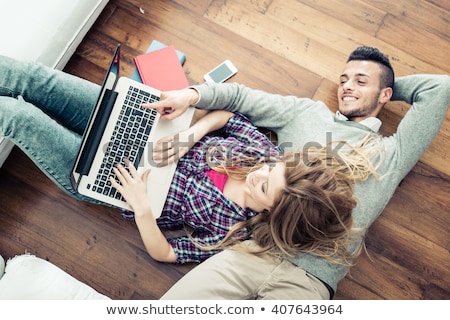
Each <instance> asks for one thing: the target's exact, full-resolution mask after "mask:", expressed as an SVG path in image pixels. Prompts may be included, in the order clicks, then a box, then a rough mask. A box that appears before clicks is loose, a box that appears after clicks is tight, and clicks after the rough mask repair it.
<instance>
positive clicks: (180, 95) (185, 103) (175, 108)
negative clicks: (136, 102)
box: [142, 88, 199, 120]
mask: <svg viewBox="0 0 450 320" xmlns="http://www.w3.org/2000/svg"><path fill="white" fill-rule="evenodd" d="M198 99H199V94H198V92H197V90H195V89H192V88H187V89H181V90H172V91H164V92H161V97H160V99H159V101H157V102H153V103H146V104H145V103H144V104H143V105H142V107H144V108H153V109H156V110H157V111H158V113H159V114H160V115H161V118H162V119H165V120H172V119H175V118H176V117H178V116H180V115H181V114H183V113H184V112H185V111H186V110H187V108H189V106H191V105H193V104H195V103H197V101H198Z"/></svg>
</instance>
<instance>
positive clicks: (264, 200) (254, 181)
mask: <svg viewBox="0 0 450 320" xmlns="http://www.w3.org/2000/svg"><path fill="white" fill-rule="evenodd" d="M285 169H286V167H285V164H284V163H283V162H276V163H275V164H271V165H267V164H265V165H264V166H262V167H261V168H260V169H258V170H256V171H253V172H251V173H249V174H248V175H247V178H246V180H245V183H246V185H247V188H248V192H249V195H248V200H249V201H248V204H249V205H248V207H250V208H251V209H253V210H255V211H259V212H261V211H263V210H264V209H266V210H269V209H270V208H271V207H272V206H273V204H274V202H275V199H276V198H277V196H278V195H279V193H280V192H281V190H282V189H283V188H284V187H285V186H286V179H285V177H284V171H285Z"/></svg>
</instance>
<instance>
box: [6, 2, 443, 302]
mask: <svg viewBox="0 0 450 320" xmlns="http://www.w3.org/2000/svg"><path fill="white" fill-rule="evenodd" d="M153 39H157V40H160V41H162V42H165V43H166V44H173V45H174V46H175V47H176V48H177V49H180V50H181V51H183V52H184V53H185V54H186V56H187V60H186V63H185V65H184V70H185V72H186V75H187V76H188V79H189V82H190V83H191V84H196V83H200V82H202V76H203V74H204V73H205V72H206V71H208V70H209V69H211V68H212V67H214V66H215V65H217V64H218V63H219V62H221V61H222V60H224V59H231V60H232V61H233V62H234V63H235V64H236V66H237V67H238V69H239V72H238V74H237V75H236V76H235V77H234V78H233V80H232V81H237V82H241V83H244V84H246V85H248V86H250V87H254V88H258V89H262V90H266V91H269V92H274V93H280V94H283V95H288V94H293V95H297V96H305V97H311V98H314V99H320V100H323V101H325V102H326V103H327V104H328V105H329V106H330V108H331V109H336V107H337V101H336V97H335V92H336V89H337V80H338V76H339V74H340V72H341V71H342V67H343V65H344V63H345V60H346V57H347V55H348V53H349V52H350V51H352V50H353V49H354V48H355V47H357V46H358V45H360V44H366V45H370V46H376V47H378V48H380V49H381V50H382V51H384V52H385V53H387V54H388V55H389V56H390V58H391V61H392V64H393V66H394V68H395V70H396V73H397V75H398V76H401V75H406V74H411V73H443V74H449V73H450V58H449V57H450V56H449V52H450V3H449V1H447V0H428V1H423V0H399V1H396V2H392V1H388V0H359V1H356V0H353V1H339V0H328V1H316V0H298V1H294V0H254V1H245V0H228V1H225V0H198V1H194V0H172V1H163V0H152V1H150V0H148V1H146V0H112V1H110V3H109V4H108V5H107V7H106V8H105V10H104V11H103V12H102V14H101V16H100V18H99V19H98V21H97V22H96V24H95V25H94V27H93V28H92V30H91V31H90V32H89V33H88V35H87V36H86V38H85V39H84V41H83V42H82V43H81V45H80V46H79V48H78V49H77V51H76V53H75V55H74V56H73V58H72V59H71V60H70V61H69V63H68V65H67V66H66V69H65V70H66V71H67V72H70V73H73V74H76V75H78V76H80V77H84V78H86V79H89V80H91V81H94V82H96V83H101V81H102V79H103V75H104V72H105V68H106V67H107V65H108V63H109V59H110V57H111V54H112V50H113V48H114V47H115V45H116V44H117V43H118V42H121V43H122V44H123V48H122V54H123V57H122V62H123V64H122V73H123V75H131V73H132V72H133V70H134V65H133V61H132V58H133V56H135V55H137V54H140V53H143V52H145V50H146V49H147V47H148V46H149V44H150V42H151V41H152V40H153ZM431 107H432V106H430V108H431ZM406 110H407V107H406V106H404V105H402V104H398V103H392V104H390V105H389V106H388V107H387V108H386V109H385V110H384V111H383V112H382V114H381V118H382V120H383V123H384V124H383V127H382V130H383V132H384V133H386V134H387V133H392V132H394V131H395V128H396V125H397V124H398V121H399V119H400V118H401V116H402V115H403V114H404V112H405V111H406ZM449 115H450V114H448V115H447V119H446V120H445V123H444V125H443V126H442V128H441V130H440V132H439V135H438V137H437V138H436V140H435V141H434V142H433V144H432V146H431V147H430V148H429V150H428V151H427V152H426V153H425V154H424V156H423V157H422V159H421V161H420V162H419V163H418V164H417V165H416V167H415V168H414V169H413V170H412V172H411V173H410V174H409V175H408V176H407V177H406V178H405V179H404V181H403V182H402V183H401V185H400V186H399V188H398V190H397V192H396V193H395V194H394V197H393V198H392V200H391V201H390V202H389V204H388V205H387V207H386V209H385V211H384V212H383V214H382V215H381V217H380V218H379V219H378V220H377V221H376V222H375V223H374V225H373V226H372V228H371V229H370V231H369V234H368V237H367V253H365V254H363V255H362V256H361V257H360V258H359V260H358V264H357V266H355V267H354V268H352V270H351V274H350V275H349V276H347V277H346V278H345V279H344V280H343V281H342V282H341V283H340V285H339V288H338V292H337V294H336V299H449V298H450V268H449V267H450V266H449V264H450V259H449V248H450V245H449V227H450V215H449V212H450V199H449V197H450V166H449V160H450V116H449ZM0 203H1V207H0V253H1V254H2V255H3V256H4V257H6V258H8V257H12V256H14V255H17V254H21V253H24V252H30V253H32V254H35V255H37V256H39V257H42V258H45V259H48V260H49V261H51V262H52V263H54V264H56V265H57V266H59V267H61V268H62V269H64V270H65V271H67V272H69V273H70V274H71V275H73V276H74V277H76V278H77V279H79V280H81V281H83V282H85V283H87V284H88V285H90V286H92V287H94V288H95V289H96V290H98V291H99V292H101V293H104V294H106V295H108V296H109V297H111V298H113V299H158V298H159V297H161V295H162V294H164V292H165V291H166V290H167V289H168V288H170V286H171V285H172V284H173V283H175V282H176V281H177V280H178V279H179V278H180V277H182V275H183V274H184V273H186V272H187V271H189V270H190V269H191V268H192V267H193V265H183V266H177V265H170V264H162V263H158V262H154V261H153V260H152V259H151V258H150V257H149V256H148V254H147V253H146V251H145V249H144V246H143V244H142V242H141V240H140V237H139V234H138V232H137V229H136V226H135V224H134V222H130V221H126V220H124V219H122V218H121V217H120V215H119V213H118V212H117V211H115V210H111V209H108V208H105V207H101V206H98V205H92V204H89V203H80V202H78V201H76V200H74V199H71V198H70V197H68V196H67V195H66V194H64V193H63V192H62V191H60V190H59V189H58V188H56V187H55V186H54V185H53V184H52V183H51V182H50V180H49V179H48V178H47V177H45V176H44V175H43V174H42V173H41V172H40V171H39V170H38V169H37V168H36V166H35V165H34V164H33V163H32V162H31V161H30V160H29V159H27V158H26V156H24V154H23V153H22V152H21V151H20V150H18V149H17V148H15V149H14V150H13V152H12V154H11V156H10V157H9V158H8V159H7V161H6V162H5V164H4V165H3V167H2V168H1V169H0Z"/></svg>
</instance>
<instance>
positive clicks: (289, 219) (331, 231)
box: [197, 135, 382, 266]
mask: <svg viewBox="0 0 450 320" xmlns="http://www.w3.org/2000/svg"><path fill="white" fill-rule="evenodd" d="M335 145H339V146H340V148H335V149H337V151H335V152H330V150H335V149H330V147H332V146H335ZM379 146H380V145H379V144H378V143H377V142H376V136H370V135H368V136H367V137H366V138H365V139H364V140H363V141H362V142H361V143H360V144H359V145H358V146H356V147H353V146H351V145H350V144H349V143H347V142H345V141H333V142H332V143H330V144H329V145H328V146H323V147H321V148H317V147H313V148H309V149H308V150H306V151H304V152H296V153H289V154H286V155H284V156H282V157H280V158H278V159H273V158H272V159H263V160H262V161H261V159H251V157H249V158H245V159H234V160H233V161H229V160H227V159H225V156H224V155H221V160H222V163H223V165H219V166H217V161H211V163H214V164H215V165H214V166H212V168H213V169H214V170H216V171H219V172H223V173H226V174H227V175H228V176H229V177H233V178H234V179H245V177H246V175H247V174H248V173H249V172H251V171H253V170H257V169H258V168H259V167H260V166H261V165H263V164H264V163H267V162H273V161H283V162H284V163H285V165H286V169H285V179H286V186H285V188H284V189H283V190H282V191H281V192H280V194H279V195H278V196H277V198H276V200H275V202H274V205H273V206H272V208H271V209H270V210H269V211H265V212H263V213H261V214H259V215H257V216H255V217H253V218H251V219H249V220H247V221H243V222H240V223H237V224H236V225H234V226H233V227H232V228H231V229H230V230H229V232H228V234H227V235H226V236H225V238H224V239H223V240H222V241H221V242H219V243H217V244H215V245H209V246H203V245H201V244H197V245H198V246H200V247H201V248H202V249H204V250H220V249H225V248H233V249H236V250H243V251H246V252H250V253H252V254H265V253H269V254H273V255H279V256H280V255H282V256H288V257H293V256H296V255H297V254H299V253H311V254H314V255H317V256H321V257H323V258H325V259H327V260H328V261H330V262H332V263H337V264H341V265H346V266H350V265H352V264H353V262H352V261H353V260H354V258H356V257H357V256H358V255H359V254H360V252H361V248H362V246H361V244H363V241H362V240H363V239H362V238H363V236H362V234H363V233H362V232H360V231H361V230H358V229H357V228H354V227H353V217H352V210H353V209H354V208H355V206H356V204H357V199H355V197H354V195H353V186H354V183H355V182H360V181H364V180H366V179H368V178H369V177H370V176H373V177H374V178H377V175H376V170H377V166H378V165H377V163H379V161H380V160H381V156H382V151H381V149H380V147H379ZM217 153H218V150H214V149H213V150H211V152H210V154H212V155H214V156H212V158H215V159H216V158H217ZM219 153H221V152H219ZM255 162H257V163H255ZM248 233H250V234H251V238H252V239H253V240H254V241H255V242H256V244H258V246H252V247H248V246H245V245H242V240H245V239H247V238H248ZM351 244H356V246H355V248H356V250H349V248H350V245H351Z"/></svg>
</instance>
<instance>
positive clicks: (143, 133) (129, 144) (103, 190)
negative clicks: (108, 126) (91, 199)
mask: <svg viewBox="0 0 450 320" xmlns="http://www.w3.org/2000/svg"><path fill="white" fill-rule="evenodd" d="M158 100H159V97H157V96H155V95H152V94H149V93H148V92H145V91H142V90H140V89H138V88H135V87H133V86H130V88H129V90H128V94H127V97H126V100H125V102H124V105H123V107H122V111H121V112H120V115H119V117H118V120H117V122H116V125H115V127H114V132H113V134H112V136H111V141H110V143H109V144H108V146H107V147H106V150H105V156H104V158H103V161H102V165H101V167H100V170H99V172H98V174H97V177H96V180H95V183H94V185H93V186H92V190H93V191H95V192H98V193H100V194H103V195H106V196H109V197H112V198H116V199H120V200H124V199H123V197H122V195H121V194H120V193H119V192H118V191H117V190H116V189H115V188H113V187H112V186H111V182H110V181H109V177H114V176H115V175H114V172H113V171H112V170H113V168H114V167H115V166H117V164H122V165H124V161H123V160H124V159H128V160H129V161H130V162H131V163H133V164H134V166H135V167H136V168H138V167H139V163H140V161H141V158H142V155H143V152H144V147H145V145H146V143H147V140H148V136H149V134H150V131H151V128H152V126H153V123H154V121H155V118H156V114H157V111H156V110H155V109H144V108H142V107H141V105H142V104H143V103H146V102H155V101H158Z"/></svg>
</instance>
